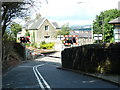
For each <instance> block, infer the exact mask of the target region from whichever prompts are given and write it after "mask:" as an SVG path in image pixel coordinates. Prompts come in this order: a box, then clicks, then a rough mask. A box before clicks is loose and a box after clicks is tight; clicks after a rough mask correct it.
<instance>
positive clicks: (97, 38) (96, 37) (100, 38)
mask: <svg viewBox="0 0 120 90" xmlns="http://www.w3.org/2000/svg"><path fill="white" fill-rule="evenodd" d="M93 36H94V40H97V41H98V42H99V41H100V40H102V34H94V35H93Z"/></svg>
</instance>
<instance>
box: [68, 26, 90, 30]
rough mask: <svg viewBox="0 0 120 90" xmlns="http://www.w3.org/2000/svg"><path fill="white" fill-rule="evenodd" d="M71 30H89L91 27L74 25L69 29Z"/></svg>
mask: <svg viewBox="0 0 120 90" xmlns="http://www.w3.org/2000/svg"><path fill="white" fill-rule="evenodd" d="M70 28H71V30H91V25H82V26H80V25H74V26H71V27H70Z"/></svg>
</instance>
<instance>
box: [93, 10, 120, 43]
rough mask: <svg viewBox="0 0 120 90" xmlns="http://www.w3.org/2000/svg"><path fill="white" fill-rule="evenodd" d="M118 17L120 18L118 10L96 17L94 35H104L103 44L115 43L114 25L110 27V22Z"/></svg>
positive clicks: (105, 12)
mask: <svg viewBox="0 0 120 90" xmlns="http://www.w3.org/2000/svg"><path fill="white" fill-rule="evenodd" d="M118 17H120V10H118V9H110V10H106V11H103V12H101V13H100V15H97V16H96V19H95V20H94V21H93V34H102V35H103V37H102V38H103V40H102V41H100V42H101V43H103V42H106V43H112V42H114V34H113V30H114V25H110V24H108V22H109V21H111V20H113V19H115V18H118Z"/></svg>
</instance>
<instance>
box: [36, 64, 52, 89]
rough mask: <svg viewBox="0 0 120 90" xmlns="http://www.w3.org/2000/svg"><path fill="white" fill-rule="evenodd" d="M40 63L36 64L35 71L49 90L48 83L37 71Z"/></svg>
mask: <svg viewBox="0 0 120 90" xmlns="http://www.w3.org/2000/svg"><path fill="white" fill-rule="evenodd" d="M39 66H40V65H38V66H36V68H35V69H36V71H37V73H38V75H39V76H40V77H41V79H42V80H43V82H44V84H45V85H46V87H47V88H48V89H49V90H52V89H51V87H50V86H49V85H48V83H47V82H46V81H45V79H44V78H43V77H42V75H41V74H40V72H39V71H38V69H37V68H38V67H39Z"/></svg>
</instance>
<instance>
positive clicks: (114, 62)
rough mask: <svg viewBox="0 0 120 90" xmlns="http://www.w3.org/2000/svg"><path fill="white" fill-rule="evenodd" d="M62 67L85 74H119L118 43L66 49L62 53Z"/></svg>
mask: <svg viewBox="0 0 120 90" xmlns="http://www.w3.org/2000/svg"><path fill="white" fill-rule="evenodd" d="M62 66H63V67H64V68H70V69H75V70H79V71H82V72H87V73H110V74H111V73H112V74H120V73H119V71H120V70H119V66H120V43H110V44H89V45H83V46H78V47H72V48H67V49H65V50H64V51H62Z"/></svg>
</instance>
